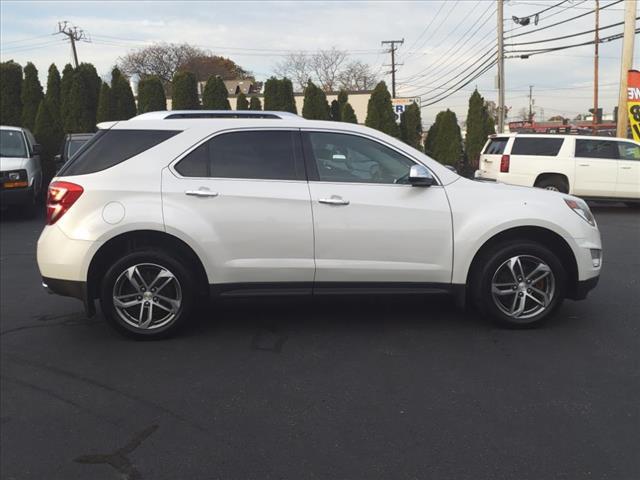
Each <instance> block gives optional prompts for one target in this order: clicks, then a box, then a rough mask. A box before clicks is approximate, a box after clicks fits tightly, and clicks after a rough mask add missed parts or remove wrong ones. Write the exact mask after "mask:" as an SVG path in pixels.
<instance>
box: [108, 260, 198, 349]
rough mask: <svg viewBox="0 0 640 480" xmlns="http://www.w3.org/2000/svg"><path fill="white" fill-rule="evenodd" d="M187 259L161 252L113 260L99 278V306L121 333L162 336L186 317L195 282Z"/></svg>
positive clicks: (135, 336) (139, 335)
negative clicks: (100, 280)
mask: <svg viewBox="0 0 640 480" xmlns="http://www.w3.org/2000/svg"><path fill="white" fill-rule="evenodd" d="M185 265H186V262H182V261H181V260H180V259H179V258H176V257H174V256H170V255H168V254H167V253H166V252H164V251H159V250H145V251H139V252H133V253H130V254H128V255H126V256H124V257H123V258H122V259H120V260H118V261H117V262H115V264H114V265H113V266H111V267H110V268H109V269H108V270H107V272H106V274H105V276H104V279H103V281H102V285H101V291H100V305H101V307H102V311H103V313H104V315H105V317H106V318H107V320H108V321H109V323H110V324H111V326H113V327H114V328H115V329H116V330H118V331H119V332H120V333H124V334H125V335H128V336H130V337H134V338H139V339H142V338H165V337H168V336H171V335H174V334H175V333H177V332H178V331H179V330H180V329H181V328H182V327H184V325H185V324H186V323H187V321H188V319H189V314H190V313H191V310H192V308H193V303H194V294H193V292H194V285H193V281H192V280H191V278H192V277H193V276H192V275H189V273H188V270H187V269H186V268H185Z"/></svg>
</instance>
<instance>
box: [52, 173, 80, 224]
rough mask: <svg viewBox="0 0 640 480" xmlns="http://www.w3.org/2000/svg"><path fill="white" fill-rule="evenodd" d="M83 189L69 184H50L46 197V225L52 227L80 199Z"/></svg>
mask: <svg viewBox="0 0 640 480" xmlns="http://www.w3.org/2000/svg"><path fill="white" fill-rule="evenodd" d="M82 192H84V189H83V188H82V187H81V186H80V185H76V184H75V183H71V182H52V183H51V184H50V185H49V193H48V195H47V225H53V224H54V223H56V222H57V221H58V220H60V218H61V217H62V216H63V215H64V214H65V213H67V210H69V209H70V208H71V206H72V205H73V204H74V203H75V202H76V200H78V198H80V195H82Z"/></svg>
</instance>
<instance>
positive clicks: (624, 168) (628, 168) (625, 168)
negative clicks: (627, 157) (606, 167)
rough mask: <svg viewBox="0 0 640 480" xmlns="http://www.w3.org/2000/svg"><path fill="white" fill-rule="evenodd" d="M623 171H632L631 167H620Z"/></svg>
mask: <svg viewBox="0 0 640 480" xmlns="http://www.w3.org/2000/svg"><path fill="white" fill-rule="evenodd" d="M620 168H621V169H622V170H631V167H620Z"/></svg>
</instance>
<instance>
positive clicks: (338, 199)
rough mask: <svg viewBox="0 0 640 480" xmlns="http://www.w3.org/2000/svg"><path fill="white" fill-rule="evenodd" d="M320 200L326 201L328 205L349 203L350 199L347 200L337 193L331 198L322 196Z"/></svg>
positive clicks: (321, 201)
mask: <svg viewBox="0 0 640 480" xmlns="http://www.w3.org/2000/svg"><path fill="white" fill-rule="evenodd" d="M318 202H320V203H326V204H327V205H349V200H345V199H344V198H342V197H338V196H336V195H332V196H331V197H329V198H321V199H319V200H318Z"/></svg>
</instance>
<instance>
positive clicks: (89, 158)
mask: <svg viewBox="0 0 640 480" xmlns="http://www.w3.org/2000/svg"><path fill="white" fill-rule="evenodd" d="M178 133H180V132H179V131H175V130H100V131H99V132H98V133H96V134H95V135H94V136H93V138H92V139H91V140H89V141H88V142H87V143H86V144H84V145H83V146H82V147H81V149H80V150H79V151H78V152H77V154H76V155H75V156H74V157H73V159H72V160H71V161H70V162H69V163H67V165H66V166H64V167H63V168H62V169H61V170H60V173H59V175H60V176H64V175H86V174H88V173H95V172H100V171H102V170H106V169H107V168H110V167H113V166H114V165H117V164H119V163H122V162H124V161H125V160H128V159H129V158H131V157H135V156H136V155H138V154H140V153H142V152H144V151H145V150H149V149H150V148H151V147H155V146H156V145H158V144H160V143H162V142H164V141H165V140H167V139H169V138H171V137H173V136H174V135H177V134H178Z"/></svg>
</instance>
